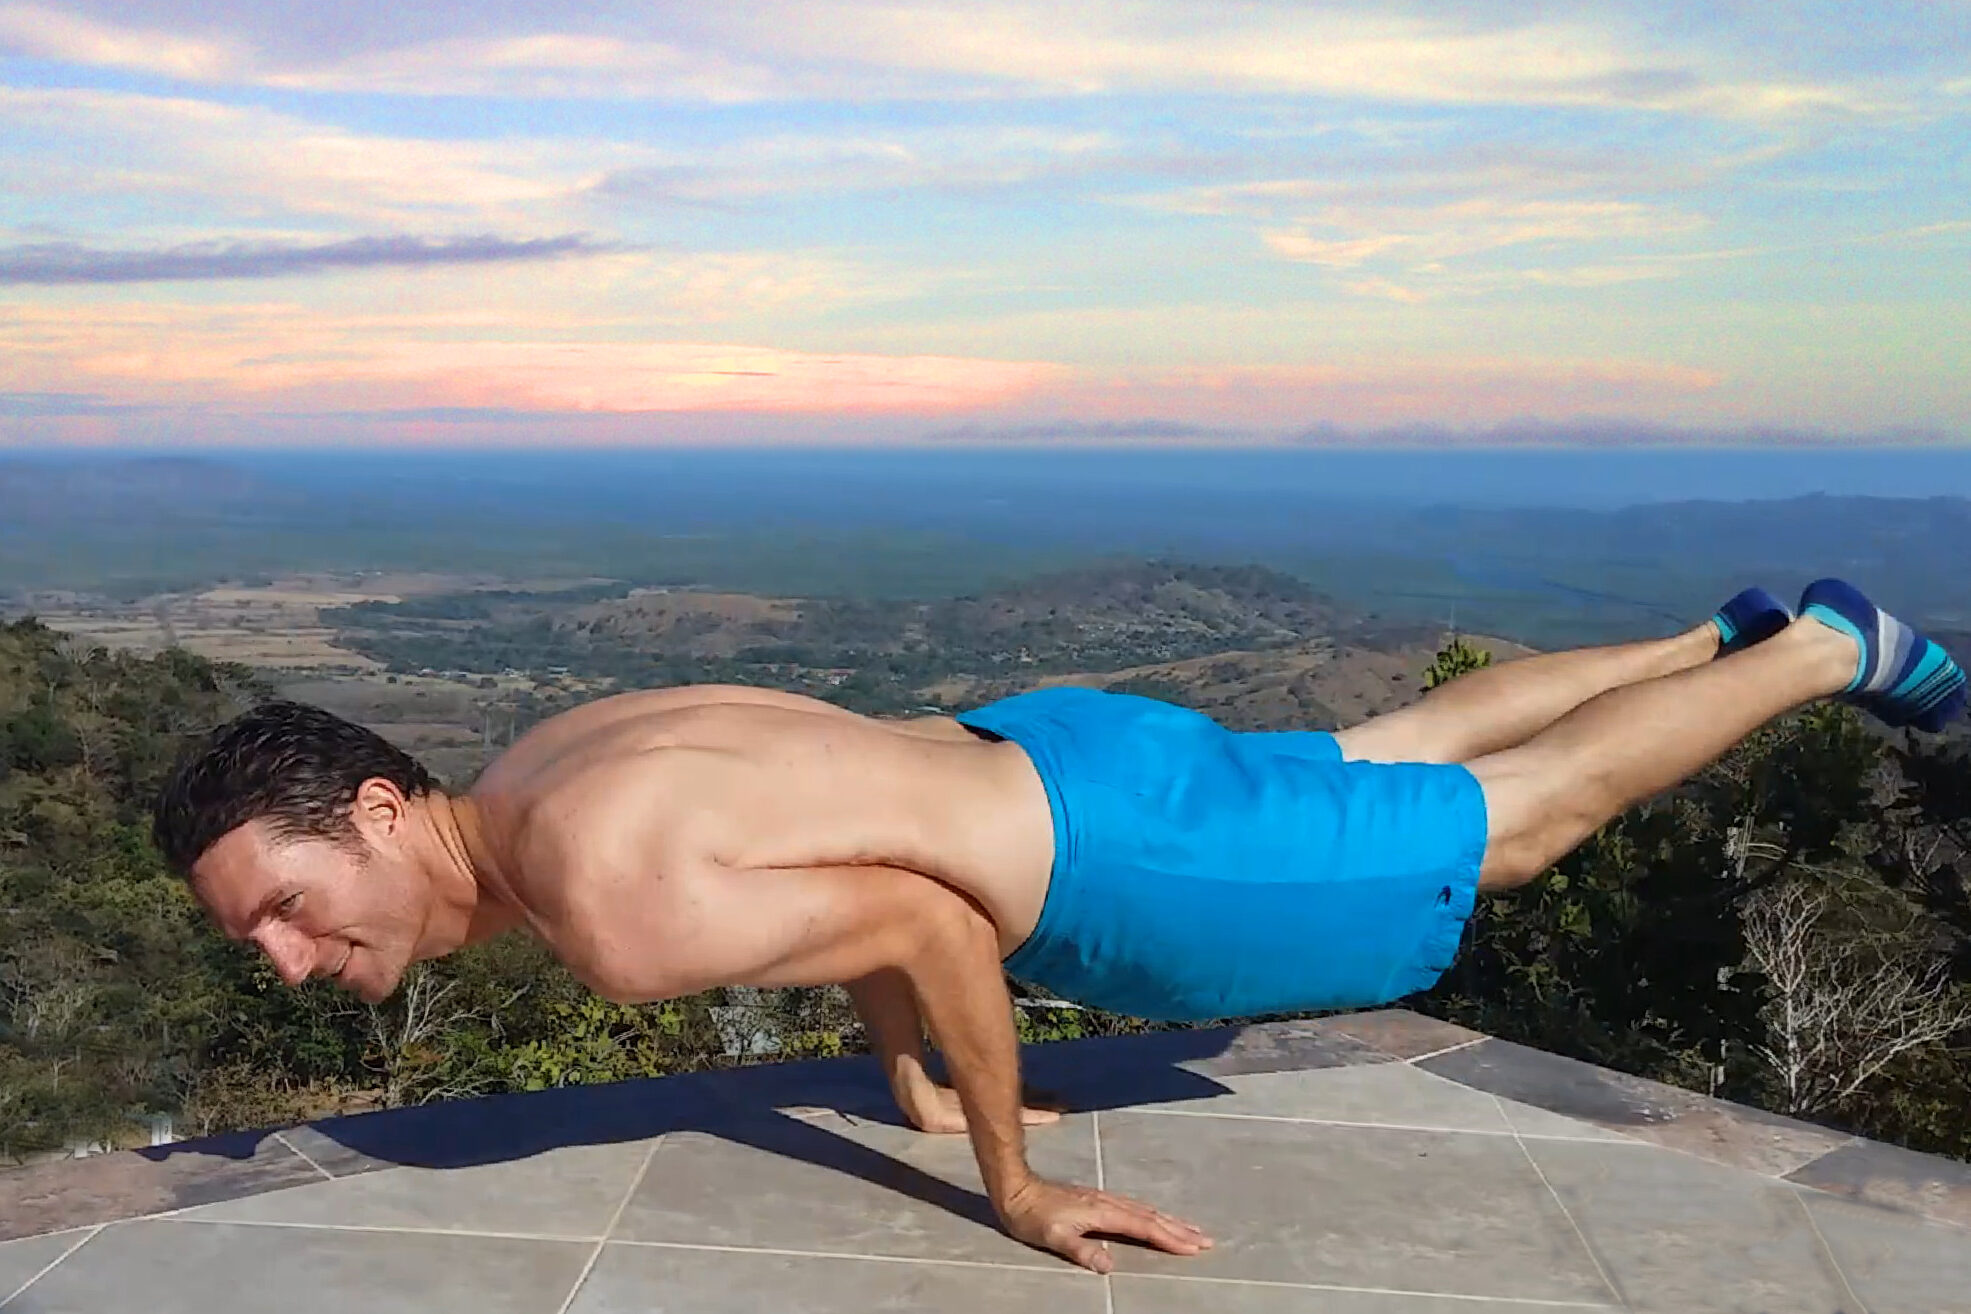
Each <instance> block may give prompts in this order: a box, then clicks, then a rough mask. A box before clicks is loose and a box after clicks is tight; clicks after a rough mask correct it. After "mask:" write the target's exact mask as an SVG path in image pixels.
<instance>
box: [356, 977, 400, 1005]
mask: <svg viewBox="0 0 1971 1314" xmlns="http://www.w3.org/2000/svg"><path fill="white" fill-rule="evenodd" d="M403 980H404V974H403V973H402V972H397V973H393V974H392V975H391V976H390V977H389V978H388V979H386V980H381V981H379V980H377V979H375V978H374V977H357V978H349V977H345V978H343V981H342V988H343V989H344V990H347V991H348V992H349V993H350V994H352V995H354V996H356V998H358V999H360V1000H362V1001H363V1002H364V1003H365V1004H381V1003H382V1002H383V1001H384V1000H386V999H388V998H390V996H392V995H394V994H396V993H397V987H398V986H399V985H402V984H403Z"/></svg>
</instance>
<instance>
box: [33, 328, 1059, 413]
mask: <svg viewBox="0 0 1971 1314" xmlns="http://www.w3.org/2000/svg"><path fill="white" fill-rule="evenodd" d="M488 332H489V330H488V329H486V328H483V327H482V328H479V329H477V330H475V329H474V328H473V327H472V326H470V325H458V324H450V325H448V324H446V323H445V322H444V321H443V320H442V319H441V320H440V321H438V322H421V321H419V320H418V319H416V318H415V317H411V316H406V317H403V318H402V319H401V320H399V321H398V322H397V323H396V324H394V325H389V326H386V325H385V324H382V323H379V322H377V321H376V320H369V321H364V320H360V319H359V320H355V321H344V320H338V319H336V318H334V317H330V316H322V315H319V314H314V313H311V312H309V311H307V310H305V309H303V308H300V307H294V306H281V305H264V306H253V305H241V306H232V307H215V306H210V305H185V306H168V305H134V306H100V307H99V306H88V305H85V306H79V307H66V308H54V307H21V306H14V307H8V306H5V305H4V304H0V391H4V392H12V393H43V392H58V391H79V389H76V388H75V387H74V385H75V384H76V383H84V384H85V386H87V387H88V388H89V390H90V391H91V392H93V393H98V394H100V395H102V396H104V397H106V398H109V399H112V400H114V401H115V402H117V403H120V404H138V405H144V404H156V405H184V404H198V405H216V406H234V407H242V408H246V409H248V410H252V411H258V412H262V413H270V414H271V413H278V412H321V411H379V410H381V411H406V410H410V411H421V412H426V413H428V414H435V413H441V412H449V413H454V414H457V413H461V412H463V411H511V412H520V411H527V412H536V413H540V412H594V413H604V412H618V413H633V412H684V411H755V412H813V413H821V414H827V413H884V412H909V413H920V414H921V413H933V414H934V413H939V412H951V411H962V410H967V409H971V408H976V407H982V406H988V405H997V404H1003V403H1005V402H1008V401H1010V400H1012V399H1014V398H1017V397H1019V396H1021V395H1024V394H1025V393H1027V392H1030V391H1032V390H1034V389H1035V388H1037V387H1040V386H1043V385H1045V384H1049V383H1053V382H1056V381H1058V379H1060V378H1061V377H1062V376H1063V375H1064V373H1065V371H1064V370H1063V369H1062V367H1060V366H1057V365H1053V364H1051V363H1048V362H1045V361H1019V360H984V359H976V358H967V357H958V356H932V355H901V354H900V355H877V354H873V353H866V352H862V353H857V352H840V353H829V352H818V351H800V350H793V349H788V348H781V347H774V346H762V345H753V344H745V343H708V342H702V341H699V342H693V341H682V342H678V341H672V342H651V341H634V342H623V341H594V340H585V339H584V337H583V336H580V335H579V334H578V333H577V334H570V335H568V336H564V337H560V338H556V339H533V340H527V339H523V340H512V339H511V338H509V339H508V340H503V341H502V340H487V337H486V336H484V335H486V334H487V333H488ZM64 380H66V381H68V382H67V383H66V384H64V383H62V382H61V381H64Z"/></svg>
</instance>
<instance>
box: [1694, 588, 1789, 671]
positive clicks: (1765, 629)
mask: <svg viewBox="0 0 1971 1314" xmlns="http://www.w3.org/2000/svg"><path fill="white" fill-rule="evenodd" d="M1792 623H1793V609H1792V608H1791V607H1788V606H1787V605H1786V604H1785V603H1783V602H1781V601H1780V600H1779V599H1778V598H1775V597H1774V596H1773V595H1772V594H1770V593H1768V592H1766V591H1765V590H1764V589H1762V588H1757V587H1754V588H1749V589H1746V590H1745V591H1744V592H1743V593H1740V594H1738V595H1737V596H1735V597H1733V598H1732V599H1731V601H1729V602H1727V603H1725V605H1724V606H1722V607H1720V608H1718V611H1717V614H1716V615H1714V616H1712V617H1711V626H1712V628H1713V629H1715V630H1717V632H1718V655H1719V656H1720V657H1722V656H1724V655H1725V654H1727V653H1733V652H1738V651H1740V650H1742V649H1745V648H1750V647H1751V646H1752V645H1753V644H1755V643H1759V642H1762V641H1763V640H1766V639H1770V638H1772V636H1773V635H1775V634H1778V633H1779V632H1780V631H1781V630H1783V629H1785V628H1786V627H1787V626H1788V625H1791V624H1792Z"/></svg>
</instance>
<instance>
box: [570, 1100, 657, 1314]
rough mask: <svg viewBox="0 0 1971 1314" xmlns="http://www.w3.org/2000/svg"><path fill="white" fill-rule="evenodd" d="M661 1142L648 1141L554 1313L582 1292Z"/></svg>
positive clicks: (572, 1302) (641, 1183)
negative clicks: (625, 1187) (599, 1235)
mask: <svg viewBox="0 0 1971 1314" xmlns="http://www.w3.org/2000/svg"><path fill="white" fill-rule="evenodd" d="M663 1143H664V1138H663V1137H662V1136H659V1137H658V1138H657V1139H656V1140H654V1141H652V1142H651V1143H650V1148H649V1149H648V1150H645V1151H644V1152H643V1162H642V1163H640V1164H638V1165H637V1170H636V1176H635V1177H632V1178H631V1179H630V1189H629V1190H627V1191H625V1192H623V1198H622V1199H620V1200H618V1201H617V1202H616V1212H615V1213H613V1214H611V1215H609V1222H608V1223H607V1224H606V1225H605V1226H604V1227H603V1229H602V1238H601V1239H600V1240H598V1241H597V1242H596V1243H595V1249H593V1250H591V1251H589V1258H588V1262H587V1263H585V1264H583V1265H582V1271H581V1272H580V1273H577V1274H576V1275H575V1285H574V1286H572V1287H570V1288H568V1298H567V1299H566V1300H563V1301H562V1302H561V1308H560V1310H558V1311H557V1312H556V1314H568V1307H569V1306H571V1305H573V1304H574V1303H575V1297H577V1296H579V1295H581V1294H582V1287H583V1286H584V1285H586V1284H587V1282H588V1280H589V1274H590V1273H591V1272H593V1271H594V1270H595V1261H596V1260H598V1259H600V1258H602V1248H603V1247H604V1246H606V1245H608V1244H609V1236H610V1234H611V1233H612V1232H614V1231H615V1230H616V1224H618V1223H620V1222H622V1221H623V1211H624V1210H625V1209H628V1208H629V1207H630V1200H631V1198H632V1197H634V1196H635V1195H636V1189H637V1188H638V1187H639V1186H642V1185H643V1178H644V1174H646V1173H648V1172H649V1171H650V1161H651V1160H652V1159H654V1158H656V1157H657V1147H658V1146H660V1145H662V1144H663Z"/></svg>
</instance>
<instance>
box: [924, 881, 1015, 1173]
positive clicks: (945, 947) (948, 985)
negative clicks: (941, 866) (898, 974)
mask: <svg viewBox="0 0 1971 1314" xmlns="http://www.w3.org/2000/svg"><path fill="white" fill-rule="evenodd" d="M965 911H966V915H965V916H964V917H963V918H960V917H958V916H956V915H954V916H953V917H952V918H950V919H949V920H948V921H947V922H945V923H944V924H943V927H942V928H941V933H940V934H939V935H937V936H936V937H934V938H933V939H932V941H931V942H930V943H928V944H927V945H926V947H925V949H924V951H923V952H921V953H919V954H918V955H917V956H916V958H915V960H914V961H913V962H912V964H911V966H910V968H909V978H910V983H911V985H912V987H913V988H914V991H915V994H916V997H917V1002H918V1003H919V1005H920V1006H921V1007H922V1009H923V1016H924V1020H925V1022H926V1023H927V1024H928V1025H929V1026H930V1029H931V1035H932V1037H933V1038H934V1039H935V1040H936V1041H937V1045H938V1049H939V1051H940V1052H941V1053H943V1055H944V1060H945V1066H946V1068H947V1069H948V1070H949V1073H950V1076H951V1084H952V1086H953V1087H955V1088H956V1089H957V1091H958V1099H959V1102H960V1103H961V1104H962V1105H963V1106H964V1109H965V1121H966V1126H967V1129H968V1130H969V1131H970V1133H971V1136H972V1149H973V1151H974V1152H975V1153H976V1154H977V1155H978V1159H979V1172H980V1174H981V1175H982V1176H983V1177H984V1179H985V1186H986V1193H987V1194H988V1195H989V1196H991V1198H992V1202H993V1204H994V1205H995V1206H1003V1205H1004V1204H1005V1202H1006V1200H1007V1199H1008V1197H1010V1196H1011V1195H1012V1194H1013V1192H1014V1191H1016V1190H1018V1189H1019V1188H1020V1186H1022V1185H1023V1184H1024V1183H1025V1182H1026V1181H1027V1179H1028V1178H1029V1177H1030V1176H1031V1175H1032V1174H1031V1171H1030V1170H1029V1169H1028V1167H1027V1159H1026V1139H1025V1135H1024V1133H1023V1131H1022V1128H1021V1121H1020V1044H1019V1033H1018V1032H1017V1031H1016V1030H1015V1029H1014V1026H1013V1000H1012V996H1011V995H1010V994H1009V993H1008V992H1007V989H1006V977H1005V974H1004V972H1003V971H1002V970H1001V968H1000V964H999V940H998V937H997V935H995V934H994V932H993V929H992V924H991V923H990V922H989V921H988V920H987V919H986V918H985V916H984V915H983V914H981V913H978V912H976V910H973V909H972V908H970V906H969V905H967V908H966V910H965Z"/></svg>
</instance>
